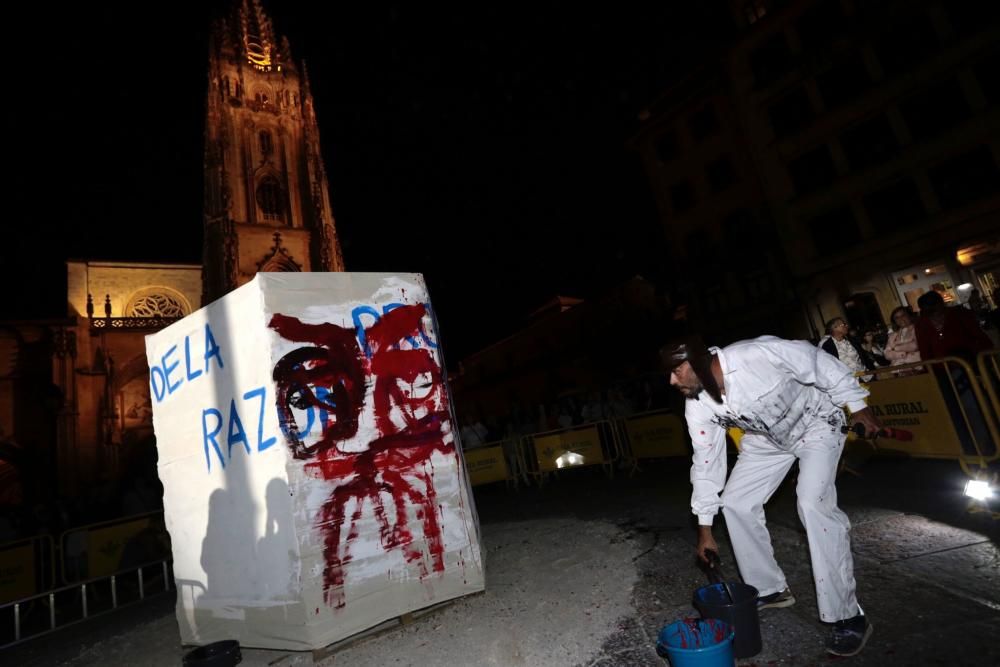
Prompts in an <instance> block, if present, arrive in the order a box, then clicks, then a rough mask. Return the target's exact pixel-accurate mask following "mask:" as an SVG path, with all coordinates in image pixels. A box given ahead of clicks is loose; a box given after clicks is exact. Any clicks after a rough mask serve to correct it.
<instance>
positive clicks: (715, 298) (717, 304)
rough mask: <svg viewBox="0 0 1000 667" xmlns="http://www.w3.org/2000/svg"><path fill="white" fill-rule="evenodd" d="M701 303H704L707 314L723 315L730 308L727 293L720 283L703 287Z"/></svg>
mask: <svg viewBox="0 0 1000 667" xmlns="http://www.w3.org/2000/svg"><path fill="white" fill-rule="evenodd" d="M702 294H703V296H702V303H703V304H705V313H706V314H708V315H724V314H725V313H726V312H728V311H729V309H730V303H731V302H730V300H729V294H727V293H726V288H725V287H723V286H722V285H713V286H711V287H707V288H705V291H704V292H703V293H702Z"/></svg>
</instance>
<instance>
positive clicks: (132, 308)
mask: <svg viewBox="0 0 1000 667" xmlns="http://www.w3.org/2000/svg"><path fill="white" fill-rule="evenodd" d="M183 301H184V299H183V297H181V296H180V295H172V294H169V293H167V292H165V291H164V290H163V289H162V288H160V289H158V290H156V291H152V290H148V289H147V290H143V291H142V292H141V293H140V294H138V295H136V296H134V297H132V299H131V300H130V301H129V303H128V305H126V306H125V317H163V318H180V317H184V316H185V315H187V314H188V309H187V308H185V306H184V304H183Z"/></svg>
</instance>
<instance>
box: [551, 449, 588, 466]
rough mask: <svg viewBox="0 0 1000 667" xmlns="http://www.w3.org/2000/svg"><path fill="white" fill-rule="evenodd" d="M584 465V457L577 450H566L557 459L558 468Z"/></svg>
mask: <svg viewBox="0 0 1000 667" xmlns="http://www.w3.org/2000/svg"><path fill="white" fill-rule="evenodd" d="M579 465H583V457H582V456H580V455H579V454H577V453H576V452H566V453H565V454H562V455H561V456H559V458H557V459H556V467H557V468H568V467H570V466H579Z"/></svg>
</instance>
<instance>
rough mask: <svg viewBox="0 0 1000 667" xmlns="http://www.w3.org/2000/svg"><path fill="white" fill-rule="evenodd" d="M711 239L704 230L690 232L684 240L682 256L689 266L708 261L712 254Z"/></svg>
mask: <svg viewBox="0 0 1000 667" xmlns="http://www.w3.org/2000/svg"><path fill="white" fill-rule="evenodd" d="M712 245H713V244H712V237H711V236H709V234H708V232H706V231H705V230H704V229H697V230H695V231H693V232H690V233H689V234H688V235H687V236H686V237H685V238H684V254H686V255H687V260H688V262H689V263H691V264H698V263H700V262H702V261H703V260H706V259H708V258H709V257H710V256H711V254H712V250H713V247H712Z"/></svg>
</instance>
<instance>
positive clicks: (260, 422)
mask: <svg viewBox="0 0 1000 667" xmlns="http://www.w3.org/2000/svg"><path fill="white" fill-rule="evenodd" d="M254 396H260V410H259V411H258V413H257V451H258V452H262V451H264V450H265V449H267V448H268V447H270V446H271V445H273V444H274V443H275V442H276V438H275V437H274V436H271V437H270V438H268V439H267V440H264V439H263V438H264V404H265V403H266V400H265V399H266V398H267V389H266V388H265V387H257V388H256V389H254V390H253V391H248V392H247V393H245V394H243V400H244V401H249V400H250V399H251V398H253V397H254Z"/></svg>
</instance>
